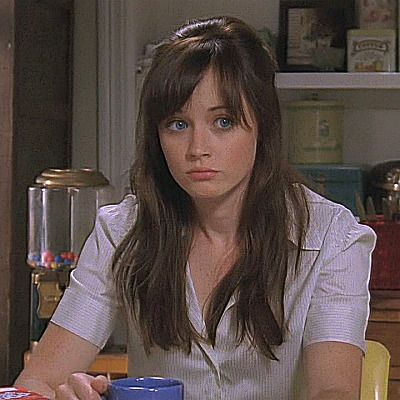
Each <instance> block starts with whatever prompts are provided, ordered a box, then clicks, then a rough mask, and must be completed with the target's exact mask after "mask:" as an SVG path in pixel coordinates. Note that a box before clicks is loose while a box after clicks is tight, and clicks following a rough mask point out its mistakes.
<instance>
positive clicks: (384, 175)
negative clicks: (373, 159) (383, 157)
mask: <svg viewBox="0 0 400 400" xmlns="http://www.w3.org/2000/svg"><path fill="white" fill-rule="evenodd" d="M370 176H371V183H372V185H373V186H375V187H376V188H379V189H384V190H388V191H393V192H398V191H400V160H392V161H386V162H384V163H381V164H377V165H376V166H375V167H373V168H372V170H371V172H370Z"/></svg>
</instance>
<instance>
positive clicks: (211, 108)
mask: <svg viewBox="0 0 400 400" xmlns="http://www.w3.org/2000/svg"><path fill="white" fill-rule="evenodd" d="M216 110H228V107H227V106H223V105H218V106H214V107H210V108H207V111H216ZM177 112H178V113H183V112H184V110H183V109H182V108H181V109H179V110H177Z"/></svg>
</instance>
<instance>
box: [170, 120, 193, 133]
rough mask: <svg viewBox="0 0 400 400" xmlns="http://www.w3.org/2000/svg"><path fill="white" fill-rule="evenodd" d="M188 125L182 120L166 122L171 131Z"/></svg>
mask: <svg viewBox="0 0 400 400" xmlns="http://www.w3.org/2000/svg"><path fill="white" fill-rule="evenodd" d="M187 127H188V124H187V123H186V122H185V121H182V120H175V121H172V122H170V123H169V124H168V129H171V130H173V131H182V130H184V129H186V128H187Z"/></svg>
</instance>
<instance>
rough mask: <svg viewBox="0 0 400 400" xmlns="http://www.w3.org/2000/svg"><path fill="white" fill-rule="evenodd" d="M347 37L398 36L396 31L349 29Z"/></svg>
mask: <svg viewBox="0 0 400 400" xmlns="http://www.w3.org/2000/svg"><path fill="white" fill-rule="evenodd" d="M347 36H365V37H373V36H393V37H395V36H396V30H395V29H349V30H348V31H347Z"/></svg>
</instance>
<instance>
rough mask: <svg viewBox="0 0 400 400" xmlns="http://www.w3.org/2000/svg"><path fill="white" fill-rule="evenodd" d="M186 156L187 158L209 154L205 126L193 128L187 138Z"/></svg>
mask: <svg viewBox="0 0 400 400" xmlns="http://www.w3.org/2000/svg"><path fill="white" fill-rule="evenodd" d="M186 156H187V158H188V159H189V160H196V159H200V158H204V157H210V156H211V151H210V143H209V137H208V134H207V129H206V128H201V127H194V128H193V130H192V132H191V135H190V138H189V144H188V149H187V153H186Z"/></svg>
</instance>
